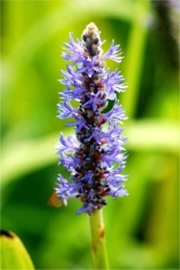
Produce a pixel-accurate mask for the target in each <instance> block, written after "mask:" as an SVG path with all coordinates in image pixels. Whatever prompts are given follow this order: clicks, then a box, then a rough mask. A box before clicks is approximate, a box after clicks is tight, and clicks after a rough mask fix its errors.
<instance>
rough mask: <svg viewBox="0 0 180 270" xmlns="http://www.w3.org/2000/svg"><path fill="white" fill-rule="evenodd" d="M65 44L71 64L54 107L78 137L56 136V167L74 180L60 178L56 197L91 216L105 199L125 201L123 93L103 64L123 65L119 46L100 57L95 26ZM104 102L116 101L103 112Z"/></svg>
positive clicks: (118, 79)
mask: <svg viewBox="0 0 180 270" xmlns="http://www.w3.org/2000/svg"><path fill="white" fill-rule="evenodd" d="M69 41H70V43H69V44H68V43H65V46H66V52H65V53H63V55H62V56H63V58H65V59H66V60H68V61H70V64H69V65H67V71H62V73H63V75H64V78H63V79H62V80H60V82H61V83H62V84H64V85H65V87H66V89H65V90H64V91H63V92H62V93H60V95H61V97H62V100H63V101H61V102H60V103H59V104H58V110H59V115H58V117H59V118H60V119H65V118H70V117H73V118H74V121H73V122H68V123H66V125H67V126H73V127H75V132H76V136H69V137H68V138H65V137H64V136H63V134H61V136H60V143H61V144H60V146H58V154H59V155H60V159H59V163H60V164H63V165H64V166H65V167H66V168H67V169H68V170H69V171H71V175H72V177H71V179H72V181H71V182H70V181H67V180H66V179H64V178H63V177H62V176H61V175H59V176H58V187H57V188H56V192H57V195H58V196H59V197H60V199H61V200H62V201H64V202H66V200H67V199H69V198H71V197H77V198H79V199H80V200H81V202H82V203H83V206H82V207H81V208H80V209H79V210H78V211H77V213H78V214H80V213H82V212H87V213H88V214H91V213H93V212H94V211H95V210H96V209H100V208H102V207H103V206H104V205H106V204H107V201H106V200H105V197H106V196H112V197H117V196H124V195H127V191H126V190H124V188H123V186H124V185H123V182H124V181H125V180H126V177H125V176H124V175H122V174H121V171H122V170H123V168H124V164H125V155H124V153H123V152H124V148H123V143H124V141H125V138H124V137H121V133H122V131H123V129H122V128H120V124H121V123H122V120H124V119H126V117H125V114H124V111H123V110H122V107H121V105H120V104H119V102H118V101H117V99H116V92H122V91H124V89H125V87H126V86H125V85H124V84H122V81H123V80H124V79H123V77H122V76H121V75H120V73H119V72H118V70H117V69H116V70H114V71H113V72H111V71H110V70H109V69H105V60H106V59H112V60H113V61H116V62H121V57H120V51H119V45H114V41H113V42H112V44H111V47H110V49H109V50H108V52H106V53H105V54H102V49H101V46H102V44H103V43H104V42H101V40H100V32H99V31H98V29H97V27H96V25H95V24H94V23H90V24H89V25H88V26H87V27H86V29H85V30H84V32H83V35H82V40H81V41H80V40H78V39H77V40H76V41H74V40H73V38H72V34H70V37H69ZM72 100H77V101H79V108H78V109H76V108H74V107H73V106H72V105H71V103H70V102H71V101H72ZM107 100H114V107H113V108H112V109H111V110H110V111H108V112H106V113H103V110H104V109H105V107H106V106H107Z"/></svg>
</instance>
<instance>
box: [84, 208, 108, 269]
mask: <svg viewBox="0 0 180 270" xmlns="http://www.w3.org/2000/svg"><path fill="white" fill-rule="evenodd" d="M88 220H89V227H90V241H91V250H92V255H93V261H94V269H109V264H108V256H107V250H106V243H105V227H104V222H103V214H102V209H101V210H96V211H95V213H94V214H93V215H90V216H88Z"/></svg>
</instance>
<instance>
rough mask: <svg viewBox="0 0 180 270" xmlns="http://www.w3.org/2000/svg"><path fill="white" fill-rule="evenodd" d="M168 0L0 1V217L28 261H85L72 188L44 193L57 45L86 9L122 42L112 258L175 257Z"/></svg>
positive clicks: (171, 13)
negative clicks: (60, 198) (122, 157)
mask: <svg viewBox="0 0 180 270" xmlns="http://www.w3.org/2000/svg"><path fill="white" fill-rule="evenodd" d="M178 3H179V2H178V0H177V1H148V0H145V1H135V0H99V1H97V0H87V1H85V0H73V1H70V0H69V1H68V0H66V1H65V0H64V1H31V0H30V1H2V2H1V7H2V31H1V44H2V48H1V49H2V53H1V55H2V57H1V73H2V80H1V83H2V85H1V90H2V93H1V97H2V116H1V124H2V140H1V142H2V143H1V144H2V170H1V202H2V203H1V205H2V209H1V226H2V228H3V229H9V230H11V231H14V232H15V233H16V234H17V235H18V236H19V237H20V238H21V239H22V241H23V242H24V244H25V246H26V247H27V249H28V251H29V252H30V254H31V257H32V260H33V262H34V264H35V266H36V268H38V269H90V268H91V267H92V261H91V253H90V247H89V232H88V224H87V217H86V215H85V214H84V215H81V216H76V214H75V211H76V209H78V207H79V206H80V203H79V202H78V200H71V201H70V202H69V204H68V207H62V208H59V209H56V208H52V207H50V206H48V205H47V200H48V197H49V195H50V194H51V191H52V189H53V188H54V186H55V183H56V177H57V174H58V173H59V172H61V173H65V172H64V169H63V168H62V167H58V166H57V160H58V157H57V156H56V155H55V154H54V153H55V148H54V144H55V143H56V142H57V140H58V136H59V133H60V131H64V132H65V134H68V133H70V129H67V128H66V129H65V128H64V122H63V121H60V120H58V119H57V118H56V112H57V108H56V104H57V102H58V92H59V91H61V90H63V86H62V85H60V84H59V83H58V79H59V78H60V77H61V75H60V69H63V68H65V62H64V60H62V59H61V57H60V54H61V53H62V49H61V48H60V46H62V45H63V42H64V41H67V40H68V35H69V32H73V33H74V37H75V38H76V37H80V36H81V33H82V31H83V30H84V28H85V26H86V25H87V24H88V23H89V22H90V21H94V22H95V23H96V24H97V26H98V27H99V29H100V30H101V31H102V39H106V40H107V41H106V43H105V45H104V46H103V48H104V51H105V50H106V49H108V48H109V46H110V43H111V40H112V39H115V42H116V43H119V44H121V48H122V51H123V55H124V59H123V63H122V64H120V65H118V64H117V63H112V62H110V61H108V65H109V66H110V68H112V69H114V68H115V67H118V68H119V69H120V70H121V71H122V74H123V75H124V76H125V79H126V81H127V83H128V86H129V87H128V89H127V90H126V92H125V93H123V94H120V96H119V98H120V102H121V103H122V105H123V108H124V109H125V110H126V111H127V115H128V117H129V119H128V120H127V121H125V123H124V127H125V131H124V134H125V135H127V136H128V138H129V139H128V143H127V145H126V148H127V151H128V155H129V157H128V160H127V166H126V170H125V173H126V174H128V175H129V178H128V182H127V183H126V187H127V189H128V191H129V193H130V195H129V196H128V197H124V198H119V199H117V200H115V201H114V200H109V204H108V206H107V207H105V208H104V218H105V224H106V238H107V248H108V252H109V258H110V265H111V268H112V269H178V263H179V262H178V239H179V238H178V221H179V211H178V210H179V209H178V149H179V147H178V88H179V87H178V77H179V69H178V68H179V67H178V66H179V63H178V20H179V14H178V13H179V6H178V5H179V4H178Z"/></svg>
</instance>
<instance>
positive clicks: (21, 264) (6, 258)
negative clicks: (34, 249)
mask: <svg viewBox="0 0 180 270" xmlns="http://www.w3.org/2000/svg"><path fill="white" fill-rule="evenodd" d="M0 241H1V261H0V269H2V270H5V269H25V270H27V269H28V270H30V269H35V268H34V266H33V263H32V261H31V258H30V256H29V254H28V252H27V250H26V248H25V247H24V245H23V243H22V242H21V240H20V239H19V237H18V236H17V235H16V234H15V233H13V232H10V231H4V230H1V232H0Z"/></svg>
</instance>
